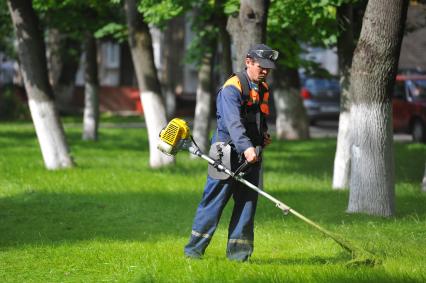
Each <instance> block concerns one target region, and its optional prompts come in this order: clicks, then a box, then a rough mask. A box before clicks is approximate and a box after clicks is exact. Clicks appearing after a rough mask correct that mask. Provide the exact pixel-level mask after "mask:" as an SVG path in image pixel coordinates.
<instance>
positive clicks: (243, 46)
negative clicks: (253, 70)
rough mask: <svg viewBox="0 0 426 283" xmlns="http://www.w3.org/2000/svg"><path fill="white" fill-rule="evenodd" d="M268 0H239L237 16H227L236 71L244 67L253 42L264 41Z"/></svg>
mask: <svg viewBox="0 0 426 283" xmlns="http://www.w3.org/2000/svg"><path fill="white" fill-rule="evenodd" d="M268 8H269V0H241V1H240V11H239V14H238V16H237V17H234V16H230V17H229V18H228V24H227V29H228V31H229V33H230V34H231V36H232V40H233V42H234V47H235V50H236V55H237V56H236V57H235V60H236V62H235V66H237V67H236V68H237V70H236V71H237V72H239V71H242V70H244V69H245V63H244V59H245V58H246V55H247V52H248V50H249V48H250V46H252V45H253V44H257V43H265V41H266V21H267V15H268Z"/></svg>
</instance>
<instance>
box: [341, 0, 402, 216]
mask: <svg viewBox="0 0 426 283" xmlns="http://www.w3.org/2000/svg"><path fill="white" fill-rule="evenodd" d="M407 6H408V1H407V0H394V1H388V0H370V1H369V2H368V4H367V9H366V11H365V15H364V19H363V25H362V30H361V35H360V38H359V41H358V44H357V47H356V49H355V52H354V58H353V63H352V72H351V94H352V98H353V100H352V101H351V103H352V106H351V125H352V126H353V128H352V141H353V144H352V147H351V157H352V164H351V179H350V184H349V188H350V194H349V205H348V212H364V213H367V214H372V215H380V216H391V215H393V214H394V212H395V209H394V207H395V206H394V198H395V196H394V195H395V184H394V154H393V131H392V104H391V96H390V93H391V91H392V89H393V85H394V82H395V75H396V72H397V67H398V58H399V53H400V48H401V41H402V35H403V31H404V23H405V19H406V14H407Z"/></svg>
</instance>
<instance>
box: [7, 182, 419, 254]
mask: <svg viewBox="0 0 426 283" xmlns="http://www.w3.org/2000/svg"><path fill="white" fill-rule="evenodd" d="M144 190H147V188H144ZM148 191H149V188H148ZM342 195H343V194H336V193H335V192H332V191H330V192H306V191H302V192H291V193H282V194H280V193H279V194H277V196H276V197H278V198H280V197H283V199H284V196H285V198H286V199H287V203H288V204H294V205H292V206H293V207H294V208H295V209H296V210H298V211H299V212H301V213H302V214H304V215H305V216H307V217H309V218H311V219H312V220H314V221H316V222H317V221H318V223H321V225H325V227H329V226H331V225H337V226H338V225H340V224H341V223H342V221H344V222H345V223H346V224H357V225H361V226H362V225H366V226H367V224H368V223H370V222H371V221H375V222H377V223H379V222H381V223H390V224H392V223H393V222H394V220H389V219H380V218H376V217H371V216H366V215H348V214H345V213H344V207H345V206H344V203H345V202H343V201H342ZM200 198H201V192H200V193H198V192H197V193H195V192H194V193H189V192H183V193H176V192H152V191H150V192H140V193H136V192H135V193H129V192H125V193H102V194H93V195H90V194H84V193H82V194H64V193H58V194H55V193H43V192H36V191H31V190H29V191H28V192H27V193H24V194H21V195H15V196H13V197H6V198H1V199H0V246H2V247H8V246H16V245H25V244H39V243H56V242H59V243H60V242H63V241H65V242H75V241H84V240H90V239H113V240H124V241H157V240H159V239H161V238H163V237H167V238H169V237H187V236H188V235H189V233H190V230H191V225H192V219H193V217H194V213H195V210H196V207H197V205H198V201H199V200H200ZM318 200H321V202H320V203H319V202H318ZM400 200H402V201H405V202H407V203H410V204H411V205H410V206H409V207H408V206H407V207H404V209H401V210H400V212H399V214H398V215H399V216H398V217H397V218H400V217H404V216H407V215H411V214H413V213H416V214H417V216H418V217H420V218H421V219H424V218H425V217H426V207H425V206H424V201H425V198H416V197H415V196H402V197H400ZM232 205H233V203H232V201H230V202H229V203H228V207H230V206H231V207H232ZM229 219H230V209H228V210H227V211H226V213H224V215H223V217H222V220H221V222H222V223H225V225H226V226H227V225H228V221H229ZM282 220H283V218H282V217H280V210H278V209H276V208H274V206H273V204H272V203H269V202H268V201H267V200H265V199H264V200H263V201H262V203H260V204H259V209H258V213H257V216H256V222H257V225H262V223H265V222H271V221H272V222H276V225H277V226H279V225H280V224H282ZM285 221H286V223H287V224H286V225H289V226H286V229H288V228H289V227H292V225H294V224H295V223H297V225H298V226H297V227H293V228H292V229H299V228H300V226H299V223H302V222H301V221H300V220H298V219H296V218H295V217H293V216H291V215H289V216H287V217H286V218H285ZM403 221H419V220H418V219H417V220H416V219H413V220H411V219H409V218H405V219H403ZM422 221H423V220H422ZM274 225H275V224H274Z"/></svg>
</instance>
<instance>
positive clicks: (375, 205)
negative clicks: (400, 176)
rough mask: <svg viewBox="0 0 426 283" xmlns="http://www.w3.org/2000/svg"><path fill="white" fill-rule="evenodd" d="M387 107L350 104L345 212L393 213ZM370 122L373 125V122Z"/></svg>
mask: <svg viewBox="0 0 426 283" xmlns="http://www.w3.org/2000/svg"><path fill="white" fill-rule="evenodd" d="M391 115H392V112H391V105H390V104H387V105H384V104H378V103H376V104H373V105H353V106H352V110H351V125H353V129H352V140H353V144H352V147H351V156H352V163H351V178H350V194H349V206H348V211H349V212H366V213H368V214H374V215H381V216H390V215H392V214H393V213H394V194H395V186H394V159H393V131H392V116H391ZM373 121H374V122H373Z"/></svg>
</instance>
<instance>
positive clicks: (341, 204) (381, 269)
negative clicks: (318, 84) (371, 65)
mask: <svg viewBox="0 0 426 283" xmlns="http://www.w3.org/2000/svg"><path fill="white" fill-rule="evenodd" d="M68 122H69V123H68V124H67V125H68V126H66V127H65V129H66V133H67V137H68V142H69V144H70V147H71V150H72V154H73V156H74V158H75V161H76V163H77V164H78V167H76V168H75V169H70V170H62V171H46V170H45V169H44V167H43V163H42V159H41V154H40V150H39V147H38V143H37V140H36V138H35V133H34V130H33V127H32V124H30V123H1V124H0V282H129V281H130V282H229V281H230V282H424V281H426V272H425V266H426V193H421V192H420V182H421V178H422V176H423V172H424V171H423V170H424V166H425V160H426V146H425V145H421V144H410V143H397V144H396V145H395V153H396V182H397V184H396V195H397V215H396V216H395V217H393V218H390V219H383V218H378V217H371V216H366V215H351V214H347V213H345V209H346V206H347V201H348V193H347V192H341V191H332V190H331V189H330V187H331V175H332V164H333V159H334V151H335V145H336V144H335V140H333V139H317V140H310V141H303V142H277V141H274V144H273V145H271V147H270V149H269V150H268V151H267V152H265V161H266V163H265V177H264V184H265V189H266V190H267V191H268V192H269V193H271V194H272V195H274V196H275V197H277V198H278V199H280V200H282V201H283V202H284V203H286V204H288V205H290V206H291V207H293V208H295V209H296V210H297V211H299V212H301V213H302V214H304V215H306V216H307V217H309V218H311V219H313V220H314V221H316V222H318V223H320V224H321V225H323V226H325V227H326V228H328V229H329V230H332V231H334V232H337V233H339V234H340V235H342V236H344V237H345V238H347V239H350V240H351V241H352V242H353V243H356V244H357V245H359V246H362V247H364V248H367V249H369V250H371V251H373V252H375V253H376V254H377V255H378V256H380V257H381V258H382V260H383V263H382V265H379V266H375V267H366V266H361V267H356V268H354V267H352V268H348V267H346V266H345V263H346V262H347V261H348V260H349V259H350V255H349V254H347V253H346V252H345V251H343V250H342V249H341V248H340V247H339V246H338V245H337V244H336V243H335V242H334V241H333V240H330V239H328V238H326V237H324V236H322V235H321V234H320V233H318V232H317V231H316V230H315V229H313V228H312V227H311V226H308V225H306V224H305V223H303V222H301V221H300V220H298V219H297V218H295V217H294V216H291V215H288V216H284V215H283V214H282V213H281V212H280V210H278V209H276V208H275V207H274V205H273V204H272V203H271V202H269V201H267V200H266V199H260V202H259V206H258V212H257V216H256V230H255V251H254V254H253V256H252V259H251V260H250V262H248V263H235V262H230V261H228V260H227V259H226V257H225V245H226V236H227V225H228V219H229V217H230V211H231V210H230V209H231V205H228V207H227V208H226V210H225V212H224V215H223V217H222V221H221V223H220V226H219V229H218V231H217V232H216V235H215V237H214V239H213V241H212V243H211V245H210V247H209V248H208V250H207V252H206V255H205V257H204V259H202V260H195V261H194V260H189V259H186V258H185V257H184V256H183V246H184V245H185V243H186V241H187V240H188V237H189V233H190V231H191V224H192V218H193V216H194V212H195V209H196V206H197V203H198V201H199V200H200V198H201V194H202V188H203V184H204V180H205V172H206V167H207V165H206V163H205V162H204V161H202V160H191V159H190V158H189V157H188V154H186V153H180V154H179V156H178V158H177V164H176V166H174V167H170V168H167V169H162V170H151V169H149V167H148V148H147V136H146V131H145V129H140V128H114V127H108V128H107V127H104V128H101V129H100V141H99V142H83V141H81V138H80V137H81V128H80V127H79V121H73V120H70V121H68ZM108 122H114V120H111V121H108ZM119 122H120V123H121V122H122V121H121V120H120V121H119ZM230 204H231V203H230Z"/></svg>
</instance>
